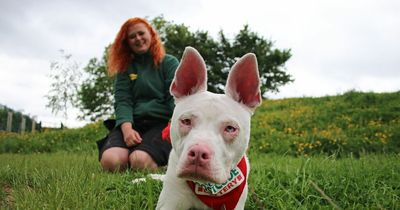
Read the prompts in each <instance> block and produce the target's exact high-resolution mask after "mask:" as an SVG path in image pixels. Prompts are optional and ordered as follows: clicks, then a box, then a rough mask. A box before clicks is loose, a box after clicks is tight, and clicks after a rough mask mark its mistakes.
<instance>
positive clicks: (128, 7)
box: [0, 0, 400, 127]
mask: <svg viewBox="0 0 400 210" xmlns="http://www.w3.org/2000/svg"><path fill="white" fill-rule="evenodd" d="M399 11H400V1H398V0H335V1H324V0H322V1H321V0H304V1H297V0H280V1H272V0H246V1H237V0H170V1H164V0H145V1H138V0H136V1H134V0H121V1H109V0H107V1H106V0H96V1H95V0H87V1H81V0H37V1H31V0H19V1H15V0H2V1H1V2H0V71H1V76H0V104H3V105H6V106H7V107H10V108H12V109H14V110H18V111H22V112H23V113H24V114H28V115H30V116H34V117H35V118H36V120H37V121H40V122H42V124H43V125H44V126H59V124H60V123H61V122H63V124H64V125H66V126H67V127H80V126H82V125H84V124H85V123H87V122H85V121H79V120H77V119H76V116H77V114H78V110H76V109H73V108H70V109H69V112H68V118H65V117H63V116H62V115H61V114H59V115H54V114H53V113H52V112H51V109H49V108H46V104H47V103H48V101H47V99H46V98H45V95H46V94H48V92H49V90H50V84H51V82H52V81H51V79H50V77H49V74H50V63H51V62H53V61H59V60H60V59H61V53H60V50H61V49H62V50H64V51H65V52H66V53H68V54H71V55H72V59H73V60H74V61H76V62H77V63H78V64H79V66H80V68H83V67H85V66H86V65H87V63H88V61H89V59H91V58H94V57H97V58H100V57H101V56H102V54H103V52H104V48H105V46H107V45H108V44H110V43H111V42H112V41H113V40H114V38H115V35H116V33H117V31H118V30H119V28H120V26H121V25H122V23H123V22H125V21H126V20H127V19H128V18H131V17H149V18H150V19H151V18H154V17H156V16H159V15H163V16H164V18H165V19H166V20H168V21H172V22H173V23H175V24H184V25H186V26H188V27H189V29H190V30H191V31H193V32H194V31H196V30H202V31H208V32H209V34H210V35H211V36H213V37H214V38H217V34H218V32H219V31H220V30H222V31H224V33H225V34H226V35H227V36H228V38H233V37H234V36H235V35H236V34H237V33H238V32H239V30H240V29H242V28H243V26H244V25H245V24H248V25H249V27H250V30H252V31H254V32H256V33H257V34H258V35H260V36H262V37H264V38H265V39H268V40H270V41H273V43H274V48H277V49H290V50H291V53H292V57H291V58H290V59H289V61H288V62H287V63H286V65H285V68H286V70H287V72H288V73H289V74H291V75H292V76H293V78H294V79H295V81H294V82H293V83H290V84H287V85H285V86H283V87H282V88H281V89H280V92H279V93H275V94H268V97H269V98H272V99H279V98H292V97H320V96H327V95H337V94H342V93H344V92H347V91H349V90H357V91H365V92H367V91H373V92H394V91H399V90H400V39H399V37H400V12H399ZM178 59H180V58H178ZM206 62H207V61H206Z"/></svg>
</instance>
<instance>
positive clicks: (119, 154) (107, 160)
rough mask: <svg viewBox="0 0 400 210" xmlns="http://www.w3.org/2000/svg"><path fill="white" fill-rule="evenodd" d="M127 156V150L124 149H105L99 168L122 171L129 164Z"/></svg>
mask: <svg viewBox="0 0 400 210" xmlns="http://www.w3.org/2000/svg"><path fill="white" fill-rule="evenodd" d="M128 154H129V152H128V150H127V149H124V148H119V147H116V148H110V149H107V150H106V151H104V152H103V154H102V156H101V160H100V163H101V166H102V167H103V169H104V170H108V171H120V170H124V169H126V167H127V165H128V163H129V159H128Z"/></svg>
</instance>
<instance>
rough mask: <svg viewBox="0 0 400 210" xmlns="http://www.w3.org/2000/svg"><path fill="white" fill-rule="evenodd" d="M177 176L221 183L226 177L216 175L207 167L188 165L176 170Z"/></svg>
mask: <svg viewBox="0 0 400 210" xmlns="http://www.w3.org/2000/svg"><path fill="white" fill-rule="evenodd" d="M178 177H179V178H182V179H186V180H191V181H197V182H204V183H206V182H210V183H215V184H222V183H223V182H224V181H225V180H226V179H227V178H226V179H225V178H222V177H218V176H216V175H215V174H214V173H213V170H211V169H210V168H209V167H197V166H189V167H185V168H183V169H181V170H179V171H178Z"/></svg>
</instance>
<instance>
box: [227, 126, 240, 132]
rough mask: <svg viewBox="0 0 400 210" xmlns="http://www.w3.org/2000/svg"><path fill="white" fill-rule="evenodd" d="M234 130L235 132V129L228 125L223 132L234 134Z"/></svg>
mask: <svg viewBox="0 0 400 210" xmlns="http://www.w3.org/2000/svg"><path fill="white" fill-rule="evenodd" d="M236 130H237V128H235V127H233V126H231V125H228V126H226V127H225V132H228V133H234V132H235V131H236Z"/></svg>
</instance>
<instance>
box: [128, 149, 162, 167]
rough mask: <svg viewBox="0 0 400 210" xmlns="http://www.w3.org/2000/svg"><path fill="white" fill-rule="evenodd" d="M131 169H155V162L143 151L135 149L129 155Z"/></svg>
mask: <svg viewBox="0 0 400 210" xmlns="http://www.w3.org/2000/svg"><path fill="white" fill-rule="evenodd" d="M129 160H130V164H131V168H132V169H150V170H153V169H157V167H158V166H157V163H156V162H155V161H154V160H153V158H152V157H151V156H150V155H149V154H148V153H147V152H145V151H141V150H136V151H134V152H132V154H131V155H130V156H129Z"/></svg>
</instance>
